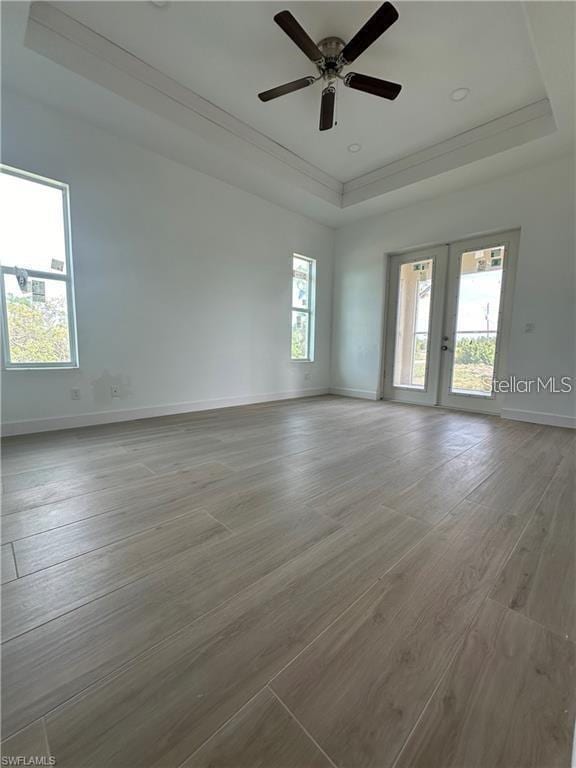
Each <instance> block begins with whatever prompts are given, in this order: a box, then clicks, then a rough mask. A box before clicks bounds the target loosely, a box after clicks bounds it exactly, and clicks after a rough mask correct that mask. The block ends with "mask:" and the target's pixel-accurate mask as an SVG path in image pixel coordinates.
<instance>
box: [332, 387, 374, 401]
mask: <svg viewBox="0 0 576 768" xmlns="http://www.w3.org/2000/svg"><path fill="white" fill-rule="evenodd" d="M330 394H331V395H340V396H341V397H359V398H361V399H362V400H378V392H375V391H374V390H372V389H348V388H347V387H330Z"/></svg>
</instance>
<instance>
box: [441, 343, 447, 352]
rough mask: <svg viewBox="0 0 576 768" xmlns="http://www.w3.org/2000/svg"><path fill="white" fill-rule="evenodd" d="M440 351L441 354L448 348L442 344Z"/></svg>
mask: <svg viewBox="0 0 576 768" xmlns="http://www.w3.org/2000/svg"><path fill="white" fill-rule="evenodd" d="M440 349H441V350H442V351H443V352H446V350H447V349H448V347H447V346H446V344H442V346H441V347H440Z"/></svg>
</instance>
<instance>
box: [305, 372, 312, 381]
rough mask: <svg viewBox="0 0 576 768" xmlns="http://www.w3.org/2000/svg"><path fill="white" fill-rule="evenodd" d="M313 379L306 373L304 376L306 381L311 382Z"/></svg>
mask: <svg viewBox="0 0 576 768" xmlns="http://www.w3.org/2000/svg"><path fill="white" fill-rule="evenodd" d="M311 378H312V376H311V375H310V374H309V373H305V374H304V380H305V381H310V379H311Z"/></svg>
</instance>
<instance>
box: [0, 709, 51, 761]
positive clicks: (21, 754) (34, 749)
mask: <svg viewBox="0 0 576 768" xmlns="http://www.w3.org/2000/svg"><path fill="white" fill-rule="evenodd" d="M0 753H1V755H2V758H4V760H6V761H7V762H5V763H4V762H3V763H2V764H3V765H10V764H12V765H49V764H50V763H49V762H48V759H49V758H50V748H49V746H48V742H47V740H46V729H45V726H44V722H43V721H42V720H37V721H36V722H35V723H30V725H28V726H27V727H26V728H23V729H22V730H21V731H19V732H18V733H15V734H14V735H13V736H10V738H8V739H4V741H3V742H2V744H1V745H0ZM10 759H12V760H14V762H13V763H10V762H8V761H9V760H10ZM42 759H44V760H45V762H44V763H42V762H39V761H41V760H42ZM18 760H19V762H18ZM37 761H38V762H37Z"/></svg>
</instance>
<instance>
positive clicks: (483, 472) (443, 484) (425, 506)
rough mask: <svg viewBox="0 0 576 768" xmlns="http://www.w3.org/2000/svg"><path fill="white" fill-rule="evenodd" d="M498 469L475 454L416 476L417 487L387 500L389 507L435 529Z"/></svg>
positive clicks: (467, 454) (495, 463)
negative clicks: (424, 522)
mask: <svg viewBox="0 0 576 768" xmlns="http://www.w3.org/2000/svg"><path fill="white" fill-rule="evenodd" d="M496 467H497V462H496V461H495V460H494V458H492V460H479V459H478V454H477V453H475V452H474V451H473V450H470V451H467V452H466V453H464V454H462V455H460V456H458V457H456V458H454V459H451V460H450V461H447V462H445V463H444V464H442V466H440V467H437V468H435V469H433V470H431V471H429V472H426V473H425V474H424V476H423V477H418V476H417V475H415V476H414V483H413V484H412V485H410V486H409V487H407V488H405V489H403V490H402V491H401V492H400V493H398V494H397V495H396V496H393V497H392V498H389V499H388V503H389V506H390V507H392V508H393V509H395V510H397V511H398V512H402V513H403V514H407V515H411V516H412V517H417V518H418V519H420V520H425V521H426V522H428V523H430V524H432V525H435V524H436V523H438V522H439V521H440V520H441V519H442V518H443V517H444V515H446V514H447V513H448V512H450V511H451V510H452V509H453V508H454V507H456V506H457V505H458V504H459V503H460V502H461V501H462V500H463V499H464V498H466V496H467V495H468V494H469V493H470V492H471V491H472V490H473V489H474V488H475V487H476V486H478V485H479V484H480V483H481V482H482V481H483V480H485V479H486V478H487V477H489V476H490V475H491V474H492V472H494V470H495V469H496Z"/></svg>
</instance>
